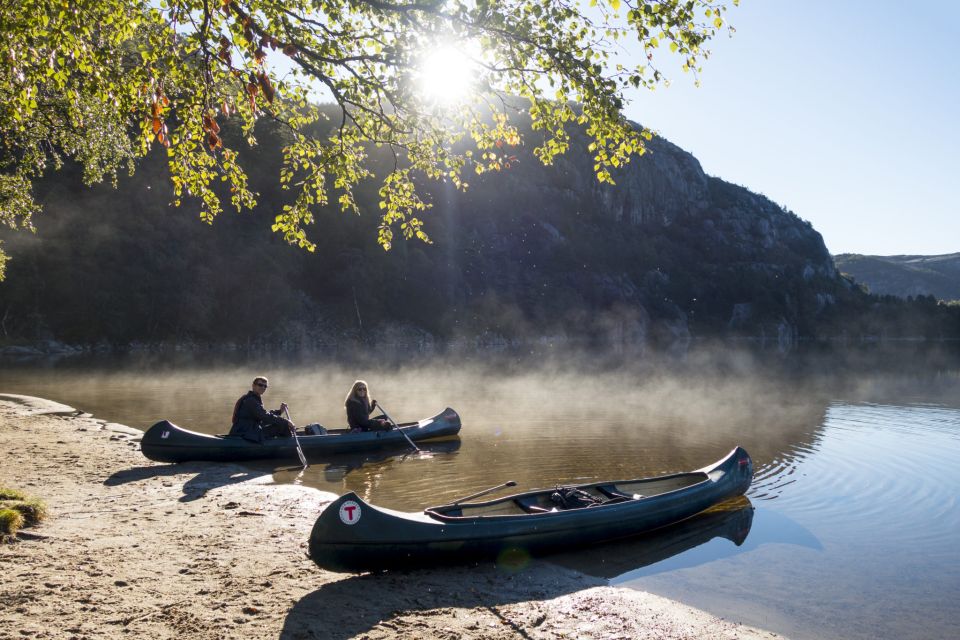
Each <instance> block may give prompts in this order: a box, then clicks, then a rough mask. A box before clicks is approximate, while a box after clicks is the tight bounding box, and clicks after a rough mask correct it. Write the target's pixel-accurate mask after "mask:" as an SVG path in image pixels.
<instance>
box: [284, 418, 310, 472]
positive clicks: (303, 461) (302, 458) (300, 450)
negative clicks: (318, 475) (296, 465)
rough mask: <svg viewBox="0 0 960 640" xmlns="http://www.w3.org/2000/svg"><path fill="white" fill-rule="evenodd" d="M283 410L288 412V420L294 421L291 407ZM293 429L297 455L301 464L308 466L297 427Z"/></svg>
mask: <svg viewBox="0 0 960 640" xmlns="http://www.w3.org/2000/svg"><path fill="white" fill-rule="evenodd" d="M283 411H284V413H286V414H287V420H290V422H291V423H293V419H291V418H290V409H288V408H287V407H284V408H283ZM291 431H292V433H293V442H294V444H296V445H297V455H298V456H299V457H300V464H302V465H303V466H304V468H306V466H307V456H305V455H303V447H301V446H300V438H298V437H297V428H296V427H294V428H293V429H292V430H291Z"/></svg>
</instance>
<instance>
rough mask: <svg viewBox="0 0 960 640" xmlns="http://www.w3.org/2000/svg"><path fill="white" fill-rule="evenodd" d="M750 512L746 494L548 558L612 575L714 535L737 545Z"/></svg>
mask: <svg viewBox="0 0 960 640" xmlns="http://www.w3.org/2000/svg"><path fill="white" fill-rule="evenodd" d="M753 513H754V512H753V505H752V504H751V503H750V500H749V499H748V498H745V497H741V498H735V499H734V500H731V501H727V502H724V503H723V504H722V505H717V506H716V507H713V508H711V509H708V510H707V511H704V512H703V513H698V514H697V515H695V516H693V517H691V518H687V519H686V520H684V521H683V522H677V523H676V524H672V525H670V526H667V527H663V528H661V529H657V530H656V531H649V532H647V533H643V534H641V535H639V536H635V537H631V538H629V539H628V540H623V541H619V542H614V543H611V544H608V545H604V546H602V547H593V548H590V549H587V550H584V551H581V552H578V553H563V554H560V555H558V556H554V557H553V558H551V562H554V563H556V564H559V565H561V566H563V567H567V568H568V569H574V570H576V571H580V572H581V573H586V574H588V575H591V576H596V577H598V578H616V577H618V576H622V575H624V574H626V573H631V572H635V571H637V570H638V569H643V568H644V567H649V566H651V565H655V564H657V563H659V562H663V561H664V560H668V559H670V558H672V557H674V556H677V555H679V554H681V553H684V552H686V551H689V550H691V549H695V548H696V547H699V546H700V545H703V544H706V543H707V542H710V541H711V540H713V539H715V538H726V539H727V540H729V541H730V542H732V543H733V544H735V545H736V546H738V547H739V546H740V545H742V544H743V543H744V541H745V540H746V538H747V535H748V534H749V533H750V527H751V526H752V525H753Z"/></svg>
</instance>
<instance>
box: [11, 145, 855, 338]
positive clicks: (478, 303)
mask: <svg viewBox="0 0 960 640" xmlns="http://www.w3.org/2000/svg"><path fill="white" fill-rule="evenodd" d="M535 136H536V134H534V133H528V138H527V139H528V145H529V146H527V147H520V148H515V149H513V150H511V153H513V154H515V155H516V161H515V162H514V163H512V164H513V166H512V168H511V169H509V170H507V171H504V172H502V173H498V174H485V175H483V176H478V177H476V179H474V180H473V181H472V182H471V185H470V187H469V189H468V190H467V191H466V192H465V193H464V192H459V191H456V190H455V189H453V188H452V187H451V186H450V185H445V184H435V185H432V186H430V185H428V187H429V188H430V190H431V193H432V202H433V205H434V206H433V208H432V209H431V210H430V211H428V212H427V213H426V214H425V215H424V216H423V217H424V219H425V222H426V225H427V226H426V231H427V233H429V234H430V236H431V238H432V239H433V241H434V243H433V244H421V243H418V242H416V241H411V242H406V243H404V242H398V243H396V245H395V248H394V250H392V251H391V252H389V253H385V252H383V251H382V250H381V249H380V248H379V247H378V246H377V245H376V244H375V242H374V239H375V236H376V232H375V227H376V224H377V219H376V214H375V213H373V212H376V211H378V210H379V209H378V206H377V198H378V196H377V187H378V185H377V184H376V182H371V183H370V184H369V185H368V186H366V187H364V189H361V192H360V193H358V194H357V199H358V202H359V204H360V206H361V207H362V209H363V210H364V211H365V212H368V214H367V215H364V216H361V217H354V216H348V217H345V216H343V215H342V214H341V213H340V212H339V211H335V210H333V209H331V210H330V211H321V212H319V213H318V220H319V221H320V222H319V223H318V224H319V225H322V226H320V228H314V229H312V230H311V233H312V237H313V239H314V240H316V242H317V251H316V252H315V253H306V252H301V251H298V250H295V249H292V248H288V247H286V246H284V245H282V244H281V243H279V242H278V240H277V238H276V237H275V236H272V235H271V234H270V233H269V231H268V227H269V224H270V220H272V217H273V215H274V212H275V211H277V210H279V209H280V208H281V207H282V205H283V198H284V197H285V194H284V193H282V192H280V191H278V190H277V188H276V175H277V170H278V167H277V157H278V153H277V149H278V147H277V144H276V138H271V136H270V135H267V134H263V135H260V138H259V140H260V145H259V146H258V147H257V148H256V149H255V150H252V151H250V152H249V153H248V154H247V156H246V158H247V162H248V166H249V168H250V173H251V176H252V178H253V180H254V182H253V184H252V186H253V188H254V189H256V190H257V191H259V192H260V194H261V197H260V204H259V207H258V209H257V210H256V211H254V212H253V214H252V215H244V216H234V215H230V214H228V213H227V214H224V215H223V216H221V218H219V219H218V220H217V222H216V224H215V229H214V230H213V231H210V230H209V229H208V228H207V227H206V226H205V225H201V224H198V223H197V221H196V219H195V216H196V212H195V211H191V210H190V209H189V208H186V209H170V208H169V207H168V206H167V202H168V200H169V198H167V196H166V191H164V189H166V188H167V187H165V186H164V175H165V173H164V172H165V167H164V165H163V163H162V158H159V157H158V158H155V159H154V162H153V163H152V164H151V163H150V162H147V163H146V164H145V165H144V166H142V167H141V168H140V169H139V170H138V173H137V174H136V175H135V176H134V177H133V178H132V179H127V180H124V181H122V182H121V185H120V187H119V189H117V190H112V189H110V188H108V187H103V186H101V187H97V188H94V189H84V188H83V187H82V186H81V183H80V177H79V176H72V177H71V176H69V175H64V174H59V175H58V176H57V182H51V183H49V184H48V185H47V186H46V188H45V189H44V193H43V194H42V195H43V200H44V201H45V206H46V211H45V213H44V214H43V215H42V216H39V217H38V219H37V221H36V222H37V227H38V230H39V233H38V234H37V235H36V236H34V237H33V238H23V237H22V236H17V237H13V236H9V234H7V236H5V237H8V238H9V239H8V244H7V247H8V248H9V249H10V252H11V254H12V255H13V257H14V261H13V262H12V263H11V265H10V268H9V272H8V280H7V282H6V283H3V284H0V317H2V318H3V331H4V332H5V334H6V336H7V337H8V338H10V339H14V338H18V337H24V338H29V337H33V338H35V339H38V338H45V339H57V340H61V341H66V342H70V343H74V344H76V343H86V344H97V343H103V342H104V341H105V342H108V343H112V344H130V343H140V344H150V343H156V342H164V341H176V342H179V343H190V344H203V343H216V344H227V343H229V344H235V345H248V346H252V345H256V344H259V343H260V342H266V343H272V344H283V345H296V344H325V345H329V344H331V342H340V341H343V340H345V339H349V340H368V341H378V342H382V341H390V340H393V341H401V342H403V343H404V344H406V343H415V344H423V345H429V346H430V348H434V347H435V346H436V345H438V344H443V343H453V342H458V343H483V344H508V345H509V344H516V343H517V341H518V340H524V339H537V340H540V339H543V338H544V337H546V336H549V337H550V338H549V339H550V340H554V339H557V340H563V339H568V338H570V339H577V340H581V339H584V338H586V339H588V340H596V341H599V342H613V343H621V344H624V345H633V346H636V345H639V344H645V343H649V342H657V341H665V342H670V343H672V342H676V341H684V340H687V339H689V338H691V337H701V336H708V335H713V336H729V335H735V336H750V337H764V338H769V339H772V340H776V341H779V342H784V341H787V342H789V341H790V340H794V339H796V338H797V337H803V336H809V335H813V334H815V333H816V331H817V327H818V324H819V323H820V322H821V319H822V318H823V317H824V316H825V315H829V314H830V313H832V312H833V310H835V309H836V308H837V307H842V306H843V305H844V304H845V302H846V301H849V300H850V299H851V297H856V296H862V293H861V292H859V291H857V290H856V289H855V288H851V287H850V285H849V283H848V282H847V281H846V280H845V279H843V278H841V277H839V274H838V272H837V270H836V269H835V268H834V265H833V261H832V259H831V256H830V255H829V253H828V252H827V250H826V247H825V246H824V243H823V239H822V238H821V236H820V234H819V233H817V231H816V230H814V229H813V228H812V227H811V226H810V224H809V223H808V222H805V221H803V220H801V219H800V218H798V217H797V216H796V215H794V214H793V213H791V212H789V211H786V210H785V209H784V208H782V207H780V206H779V205H777V204H775V203H774V202H772V201H770V200H769V199H768V198H766V197H764V196H762V195H758V194H755V193H752V192H751V191H749V190H748V189H746V188H744V187H740V186H736V185H732V184H729V183H727V182H724V181H723V180H720V179H718V178H714V177H710V176H707V175H705V174H704V173H703V170H702V168H701V166H700V163H699V162H698V161H697V160H696V158H694V157H693V156H692V155H690V154H689V153H686V152H684V151H683V150H681V149H679V148H678V147H676V146H675V145H673V144H671V143H669V142H667V141H666V140H662V139H658V138H655V139H654V140H652V141H651V142H650V143H649V145H648V146H649V152H648V153H646V154H645V155H643V156H642V157H639V158H635V159H634V160H633V161H632V162H631V163H630V164H628V165H627V166H626V167H624V168H622V169H621V170H620V171H618V173H616V174H615V175H614V179H615V181H616V185H613V186H611V185H604V184H599V183H598V182H597V181H596V179H595V177H594V173H593V159H592V157H591V155H590V154H589V153H588V152H587V151H586V144H585V141H584V140H583V139H582V137H578V136H574V137H573V141H572V144H571V149H570V151H569V152H568V153H567V154H566V155H565V156H562V157H560V158H557V159H556V161H555V163H554V164H553V165H552V166H549V167H544V166H542V165H541V164H540V163H539V161H537V160H536V159H535V158H534V157H533V155H532V153H531V148H532V145H533V144H534V143H535V141H536V138H535ZM374 160H375V161H376V160H377V158H376V157H375V158H374ZM332 200H334V201H335V200H336V198H332ZM92 212H96V215H93V213H92ZM0 235H2V234H0ZM237 247H242V250H240V251H238V249H237ZM250 283H255V289H256V299H257V303H256V304H247V303H245V302H238V301H241V300H246V298H247V296H249V295H250V291H249V290H248V287H250V286H253V285H251V284H250ZM265 310H267V315H268V316H269V318H270V321H269V322H268V323H265V322H264V313H265Z"/></svg>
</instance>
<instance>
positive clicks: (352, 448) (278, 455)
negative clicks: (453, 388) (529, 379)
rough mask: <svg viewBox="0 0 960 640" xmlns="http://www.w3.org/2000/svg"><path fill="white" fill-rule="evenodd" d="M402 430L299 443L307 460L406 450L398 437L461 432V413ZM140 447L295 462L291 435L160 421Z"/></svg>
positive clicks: (157, 454) (196, 457)
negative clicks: (257, 435) (239, 433)
mask: <svg viewBox="0 0 960 640" xmlns="http://www.w3.org/2000/svg"><path fill="white" fill-rule="evenodd" d="M401 429H402V430H403V433H400V431H398V430H396V429H393V430H390V431H366V432H362V433H329V434H326V435H316V436H299V437H298V439H299V441H300V446H301V447H302V449H303V453H304V455H305V456H306V457H307V459H308V461H309V460H310V459H311V458H314V459H316V458H322V457H324V456H330V455H337V454H343V453H355V452H360V451H373V450H378V449H388V448H399V449H403V448H409V447H410V444H409V443H408V442H407V440H406V439H405V438H404V437H403V434H406V435H407V436H408V437H409V438H410V439H411V440H413V441H414V442H417V441H424V440H431V439H434V438H443V437H448V436H454V435H456V434H458V433H459V432H460V416H459V415H457V412H456V411H454V410H453V409H450V408H447V409H446V410H444V411H443V412H442V413H439V414H437V415H435V416H433V417H432V418H426V419H424V420H420V421H419V422H416V423H412V424H410V425H401ZM140 449H141V450H142V451H143V455H145V456H146V457H147V458H149V459H150V460H155V461H157V462H189V461H211V462H242V461H246V460H262V459H285V460H290V461H297V462H299V459H298V457H297V449H296V444H295V443H294V441H293V438H268V439H266V440H265V441H264V442H263V443H256V442H250V441H249V440H244V439H243V438H239V437H224V436H213V435H209V434H205V433H197V432H195V431H190V430H188V429H183V428H181V427H178V426H176V425H175V424H172V423H171V422H168V421H167V420H162V421H160V422H158V423H156V424H155V425H153V426H152V427H150V428H149V429H148V430H147V431H146V432H145V433H144V434H143V438H142V439H141V441H140Z"/></svg>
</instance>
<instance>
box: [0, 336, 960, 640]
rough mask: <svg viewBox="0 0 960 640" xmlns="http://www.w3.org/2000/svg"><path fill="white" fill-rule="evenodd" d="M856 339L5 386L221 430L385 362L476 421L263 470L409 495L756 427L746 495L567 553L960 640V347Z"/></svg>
mask: <svg viewBox="0 0 960 640" xmlns="http://www.w3.org/2000/svg"><path fill="white" fill-rule="evenodd" d="M855 355H856V357H850V354H846V355H844V356H843V357H836V356H834V357H829V358H823V357H812V356H811V357H800V356H791V357H789V358H784V357H780V356H776V355H774V356H763V357H758V356H757V355H756V354H748V353H744V352H737V353H734V352H720V353H716V354H707V353H696V354H687V355H686V356H684V357H681V358H675V359H673V360H671V361H670V362H669V363H668V364H663V363H658V364H654V363H653V361H652V359H650V358H647V357H642V358H636V359H634V360H632V361H625V360H624V359H623V358H620V359H617V360H615V361H601V360H599V359H597V358H584V359H578V360H573V359H561V358H558V357H549V358H538V359H532V358H523V357H512V356H511V357H508V356H500V357H496V358H492V357H489V356H485V357H483V358H481V357H478V356H475V355H474V356H471V357H458V358H450V359H447V360H442V359H440V358H434V359H427V358H420V359H417V360H416V361H414V362H409V361H403V360H397V359H393V360H390V359H386V360H382V361H380V362H374V361H366V362H356V361H354V362H350V363H345V362H344V361H343V359H338V358H337V357H334V356H330V355H323V354H313V355H310V356H304V357H298V358H293V357H290V356H274V357H261V358H258V359H257V360H256V364H251V361H250V360H248V359H244V358H239V357H237V358H232V359H229V360H228V359H224V358H222V357H220V358H201V359H198V358H190V357H182V358H172V357H169V356H167V357H162V358H161V357H151V356H137V357H133V356H130V357H126V358H123V359H119V360H118V359H105V358H104V359H96V358H90V357H83V358H68V359H61V360H59V361H55V362H51V361H28V362H12V361H6V362H3V361H0V392H6V393H24V394H29V395H36V396H41V397H46V398H50V399H54V400H58V401H61V402H64V403H66V404H70V405H72V406H75V407H78V408H81V409H83V410H85V411H89V412H91V413H93V414H94V415H95V416H97V417H99V418H102V419H106V420H110V421H115V422H121V423H124V424H128V425H130V426H135V427H138V428H147V427H149V426H150V425H151V424H152V423H153V422H156V421H157V420H159V419H162V418H167V419H169V420H171V421H172V422H174V423H176V424H179V425H181V426H184V427H187V428H191V429H194V430H198V431H204V432H208V433H216V432H224V431H225V430H226V429H227V428H228V420H229V415H230V412H231V410H232V407H233V403H234V401H235V400H236V398H237V397H239V395H241V394H242V393H243V392H245V391H246V389H247V388H248V387H249V382H250V380H251V379H252V378H253V377H254V376H255V375H258V374H261V373H263V374H266V375H268V376H269V377H270V383H271V384H270V389H269V391H268V392H267V395H266V396H265V400H266V403H267V404H268V405H269V406H278V405H279V403H280V401H281V400H282V401H286V402H288V403H289V404H290V407H291V412H292V414H293V418H294V420H295V421H296V422H297V423H298V424H305V423H307V422H313V421H317V422H320V423H322V424H324V425H327V426H340V425H342V424H343V422H344V417H343V398H344V395H345V394H346V392H347V390H348V389H349V387H350V384H351V383H352V382H353V380H354V379H355V378H358V377H360V378H365V379H366V380H367V381H368V382H369V383H370V385H371V388H372V391H373V397H375V398H377V399H378V400H380V401H381V402H382V403H383V405H384V406H385V407H386V408H387V410H388V411H389V412H390V413H391V415H392V416H393V417H394V418H396V419H397V420H400V421H403V420H413V419H417V418H421V417H427V416H430V415H433V414H434V413H437V412H439V411H440V410H442V409H443V408H444V407H446V406H452V407H453V408H455V409H456V410H457V411H458V412H459V413H460V415H461V418H462V420H463V430H462V431H461V434H460V437H459V439H456V440H452V441H448V442H442V443H438V444H435V445H431V446H429V447H425V452H424V453H422V454H416V455H404V452H402V451H401V452H389V453H384V454H373V455H369V456H354V457H344V458H338V459H333V460H329V461H324V462H322V463H316V464H313V465H311V466H310V467H309V468H308V469H307V470H306V471H303V472H301V471H300V470H298V469H293V468H290V467H286V466H284V467H281V468H275V467H274V466H273V465H262V464H261V465H256V466H254V467H251V472H252V473H263V474H272V475H273V478H274V480H275V481H276V482H280V483H298V484H304V485H308V486H314V487H318V488H320V489H323V490H326V491H331V492H334V493H343V492H345V491H348V490H352V491H356V492H357V493H358V494H360V495H361V496H363V497H364V498H365V499H368V500H370V501H372V502H374V503H376V504H378V505H382V506H387V507H392V508H398V509H407V510H419V509H422V508H423V507H425V506H429V505H433V504H440V503H443V502H446V501H449V500H452V499H456V498H458V497H461V496H464V495H467V494H469V493H473V492H476V491H479V490H481V489H484V488H487V487H489V486H492V485H495V484H499V483H502V482H505V481H506V480H515V481H517V483H518V485H519V486H518V487H517V489H518V490H523V489H527V488H533V487H547V486H552V485H555V484H559V483H572V482H585V481H591V480H595V479H626V478H634V477H640V476H647V475H653V474H661V473H667V472H675V471H685V470H690V469H695V468H699V467H701V466H704V465H706V464H707V463H709V462H712V461H714V460H716V459H718V458H720V457H721V456H723V455H724V454H726V453H727V452H728V451H729V450H730V449H732V448H733V447H734V446H735V445H737V444H740V445H743V446H744V447H745V448H746V449H747V450H748V451H749V452H750V454H751V455H752V456H753V458H754V463H755V468H756V470H757V471H756V476H755V480H754V485H753V486H752V488H751V489H750V491H749V493H748V495H747V498H746V499H741V500H739V501H736V502H733V503H729V504H726V505H723V508H721V509H717V510H715V511H713V512H711V513H707V514H704V515H702V516H699V517H697V518H695V519H692V520H690V521H687V522H684V523H681V524H680V525H677V526H674V527H671V528H670V529H667V530H664V531H661V532H657V533H656V534H651V535H647V536H643V537H641V538H638V539H634V540H631V541H628V542H624V543H617V544H613V545H603V546H599V547H595V548H592V549H587V550H581V551H577V552H575V553H566V554H562V555H559V556H555V557H551V558H550V560H549V561H551V562H556V563H559V564H563V565H565V566H569V567H572V568H576V569H578V570H581V571H584V572H585V573H589V574H592V575H597V576H602V577H604V578H607V579H608V580H609V581H610V582H611V583H612V584H615V585H621V586H627V587H633V588H637V589H643V590H647V591H651V592H654V593H658V594H661V595H664V596H667V597H672V598H676V599H679V600H681V601H683V602H686V603H689V604H691V605H693V606H696V607H699V608H702V609H705V610H707V611H711V612H714V613H716V614H718V615H722V616H724V617H725V618H728V619H733V620H738V621H742V622H745V623H747V624H751V625H755V626H759V627H762V628H766V629H769V630H772V631H776V632H779V633H782V634H785V635H787V636H789V637H792V638H795V639H798V640H800V639H804V638H824V637H832V638H917V639H921V638H922V639H930V638H953V637H956V633H957V628H958V627H960V610H958V609H957V606H956V603H957V602H958V601H960V504H958V500H957V492H958V489H960V471H958V469H960V358H957V357H956V354H953V355H946V356H944V355H942V354H936V355H935V356H934V355H933V354H930V353H923V354H920V353H918V352H915V351H911V350H909V349H904V350H899V351H898V352H896V353H893V354H879V355H878V354H876V353H873V354H869V353H868V354H866V355H864V354H855ZM861 356H863V357H862V358H861ZM198 360H199V361H198ZM203 360H205V361H203ZM388 360H389V361H388ZM661 365H662V366H661Z"/></svg>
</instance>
